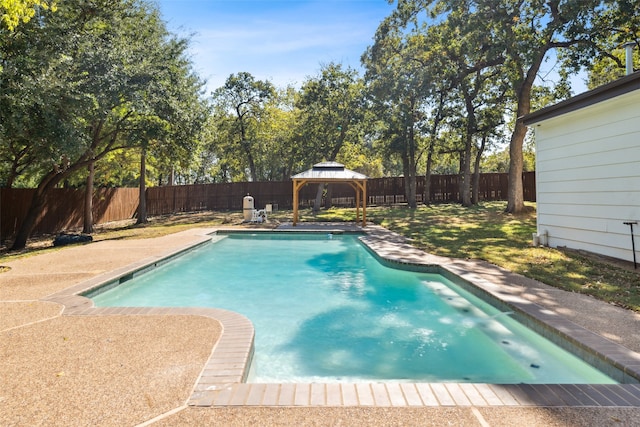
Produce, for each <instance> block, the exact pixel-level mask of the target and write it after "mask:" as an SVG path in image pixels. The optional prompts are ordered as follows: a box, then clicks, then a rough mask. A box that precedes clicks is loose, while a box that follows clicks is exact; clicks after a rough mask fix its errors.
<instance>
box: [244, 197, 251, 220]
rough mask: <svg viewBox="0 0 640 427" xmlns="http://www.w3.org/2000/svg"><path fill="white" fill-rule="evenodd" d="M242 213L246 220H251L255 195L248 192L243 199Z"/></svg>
mask: <svg viewBox="0 0 640 427" xmlns="http://www.w3.org/2000/svg"><path fill="white" fill-rule="evenodd" d="M242 213H243V218H244V220H245V221H251V218H252V217H253V197H251V196H250V195H248V194H247V195H246V196H244V198H243V199H242Z"/></svg>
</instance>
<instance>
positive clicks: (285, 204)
mask: <svg viewBox="0 0 640 427" xmlns="http://www.w3.org/2000/svg"><path fill="white" fill-rule="evenodd" d="M459 179H460V177H459V176H458V175H433V176H432V177H431V182H430V186H429V196H428V197H427V196H426V194H425V177H424V176H422V177H418V178H417V182H416V184H417V188H416V194H417V201H418V203H425V202H427V201H431V202H434V203H443V202H458V201H460V192H459V188H458V187H459ZM507 185H508V175H507V174H501V173H486V174H481V175H480V186H479V187H480V188H479V198H480V200H506V199H507ZM523 186H524V199H525V200H527V201H535V198H536V187H535V172H525V173H524V174H523ZM33 192H34V190H33V189H14V188H0V241H4V240H5V239H7V238H9V237H11V236H13V235H14V234H15V232H16V231H17V229H18V227H19V226H20V223H21V221H22V218H24V216H25V214H26V211H27V208H28V206H29V203H30V201H31V198H32V197H33ZM316 192H317V186H315V185H307V186H305V187H303V188H302V189H301V190H300V194H299V199H300V206H299V207H300V208H305V207H311V206H313V204H314V203H315V198H316ZM247 194H250V195H251V196H253V198H254V203H255V206H256V208H263V207H264V206H265V205H267V204H271V205H273V206H274V208H275V209H292V208H293V206H292V204H293V186H292V184H291V181H269V182H234V183H223V184H195V185H179V186H166V187H149V188H147V191H146V202H147V213H148V215H149V216H154V215H165V214H171V213H177V212H194V211H201V210H221V211H228V210H242V202H243V197H244V196H246V195H247ZM327 195H330V197H331V204H332V205H334V206H355V194H354V191H353V189H352V188H351V187H350V186H349V185H347V184H334V185H332V186H331V189H330V191H328V192H327V193H326V194H325V196H327ZM402 203H406V197H405V194H404V179H403V178H402V177H389V178H371V179H369V180H368V181H367V205H368V206H375V205H393V204H402ZM137 209H138V189H137V188H98V189H96V190H95V191H94V196H93V219H94V223H95V224H102V223H106V222H111V221H119V220H123V219H130V218H134V217H135V215H136V212H137ZM83 216H84V190H82V189H55V190H54V191H53V192H52V193H51V194H50V195H49V197H48V198H47V202H46V204H45V208H44V209H43V211H42V212H41V213H40V216H39V218H38V220H37V222H36V227H35V229H34V233H35V234H48V233H58V232H60V231H63V230H73V229H78V228H81V227H82V223H83Z"/></svg>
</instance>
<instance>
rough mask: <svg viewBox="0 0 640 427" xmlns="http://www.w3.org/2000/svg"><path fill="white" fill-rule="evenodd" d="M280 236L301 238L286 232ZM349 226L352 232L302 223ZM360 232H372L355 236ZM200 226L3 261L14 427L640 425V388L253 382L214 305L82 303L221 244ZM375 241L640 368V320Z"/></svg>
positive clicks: (228, 319) (389, 252) (379, 237)
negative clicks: (166, 261) (107, 285)
mask: <svg viewBox="0 0 640 427" xmlns="http://www.w3.org/2000/svg"><path fill="white" fill-rule="evenodd" d="M279 228H280V229H281V230H287V229H290V227H288V226H287V225H286V224H285V225H283V226H282V227H279ZM310 228H314V229H318V228H319V229H321V230H324V231H327V230H342V231H350V230H352V229H353V228H352V227H349V226H345V225H343V224H329V225H326V224H323V225H314V224H305V223H303V224H300V226H299V227H296V230H300V231H303V230H308V229H310ZM355 229H357V230H359V228H355ZM213 231H214V229H192V230H189V231H186V232H182V233H177V234H174V235H171V236H166V237H162V238H155V239H145V240H122V241H101V242H94V243H92V244H89V245H82V246H72V247H67V248H64V249H60V250H55V251H46V252H45V253H42V254H39V255H34V256H30V257H27V258H22V259H17V260H13V261H11V262H1V261H0V263H1V264H2V265H7V266H9V267H11V270H10V271H9V272H5V273H1V274H0V334H1V336H0V337H1V340H0V352H1V353H0V355H1V360H0V374H1V375H2V388H1V390H0V424H2V425H88V424H92V425H137V424H147V425H148V424H158V425H201V424H208V423H216V424H218V423H219V424H220V425H249V424H257V425H337V424H339V425H360V424H363V423H366V424H372V425H444V424H447V423H449V424H451V425H479V426H486V425H492V426H494V425H496V426H501V425H514V424H516V423H517V424H524V425H585V426H586V425H640V421H639V420H640V385H638V384H620V385H564V386H561V385H542V386H527V385H510V386H496V385H486V384H364V385H353V384H351V385H349V384H270V385H267V384H244V383H241V379H242V378H243V377H244V376H245V375H246V371H245V366H244V364H246V362H247V361H248V360H249V359H250V357H251V350H252V347H251V342H252V336H253V335H252V334H253V329H252V327H251V325H250V323H249V322H247V321H246V319H244V318H243V317H242V316H238V315H235V314H233V313H229V312H225V311H223V310H214V309H189V308H186V309H171V308H148V309H144V308H137V309H136V308H94V307H92V304H91V303H90V302H88V300H86V299H84V298H82V297H77V296H75V293H77V292H79V291H80V290H83V289H87V288H91V287H92V286H95V285H96V284H98V283H102V282H104V281H107V280H108V279H109V278H115V277H120V276H123V275H125V276H126V275H127V274H130V272H131V271H133V270H135V269H137V268H140V267H141V266H143V265H146V264H149V263H152V264H153V263H155V262H159V260H160V259H162V258H163V257H165V256H166V255H168V254H171V253H175V252H180V251H182V250H185V249H186V248H189V247H191V246H192V245H197V244H200V243H202V242H205V241H207V240H209V239H210V236H209V235H208V234H209V233H211V232H213ZM366 231H367V232H368V237H366V238H365V240H366V241H365V243H366V244H367V245H368V246H369V247H370V248H371V249H372V250H374V251H376V252H378V253H379V254H380V255H381V256H383V257H386V258H390V259H394V260H396V261H397V262H403V263H409V264H416V263H426V264H440V265H442V266H444V267H445V268H446V269H448V270H450V271H452V272H454V273H456V274H458V275H460V276H462V277H463V278H464V279H465V280H468V281H470V282H474V283H478V284H480V285H482V286H484V287H485V288H486V291H487V292H492V293H495V294H498V295H499V296H500V297H501V298H502V299H503V300H506V301H508V303H509V304H512V305H515V306H517V307H519V308H521V309H522V310H524V311H525V312H528V313H529V312H530V313H532V315H534V316H538V317H540V318H541V320H543V321H544V322H545V323H548V324H552V325H555V326H556V327H557V328H558V327H559V329H560V330H561V331H562V332H563V333H564V334H566V336H567V337H568V338H569V339H572V340H575V341H576V342H577V343H583V344H585V345H586V346H587V347H589V348H593V347H595V348H593V350H594V351H595V352H597V353H602V355H603V356H604V357H606V358H608V359H609V360H611V361H614V362H615V363H619V364H621V365H622V367H623V369H627V370H628V371H629V372H635V373H637V372H638V371H639V370H640V355H639V354H638V352H640V315H639V314H638V313H634V312H631V311H628V310H623V309H620V308H618V307H614V306H611V305H609V304H606V303H603V302H600V301H597V300H595V299H593V298H590V297H586V296H584V295H579V294H573V293H568V292H564V291H560V290H558V289H555V288H552V287H549V286H546V285H543V284H541V283H538V282H535V281H532V280H529V279H526V278H524V277H522V276H518V275H515V274H512V273H509V272H507V271H504V270H501V269H499V268H497V267H495V266H492V265H489V264H488V263H484V262H478V261H473V260H450V259H446V258H438V257H433V256H432V255H429V254H425V253H424V252H421V251H419V250H417V249H415V248H413V247H411V246H410V245H408V244H407V242H406V241H404V239H402V238H401V237H400V236H398V235H395V234H393V233H389V232H388V231H386V230H384V229H381V228H379V227H375V226H370V227H367V228H366Z"/></svg>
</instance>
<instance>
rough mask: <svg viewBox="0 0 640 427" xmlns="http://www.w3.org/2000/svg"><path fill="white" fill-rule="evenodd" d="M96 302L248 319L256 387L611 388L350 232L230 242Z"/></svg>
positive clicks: (499, 316) (489, 310) (459, 292)
mask: <svg viewBox="0 0 640 427" xmlns="http://www.w3.org/2000/svg"><path fill="white" fill-rule="evenodd" d="M178 264H179V265H180V267H177V265H178ZM94 300H95V303H96V305H99V306H206V307H218V308H225V309H229V310H232V311H236V312H239V313H241V314H243V315H245V316H247V317H248V318H249V319H250V320H251V321H252V322H253V323H254V326H255V329H256V342H255V346H256V351H255V356H254V360H253V363H252V369H251V375H250V378H249V380H250V381H254V382H260V383H273V382H280V383H281V382H296V383H301V382H325V383H329V382H371V381H389V382H474V383H494V384H498V383H502V384H506V383H530V384H533V383H614V381H613V380H612V379H610V378H609V377H607V376H605V375H604V374H602V373H600V372H599V371H597V370H595V369H593V368H592V367H590V366H589V365H587V364H586V363H584V362H582V361H581V360H579V359H578V358H576V357H575V356H573V355H571V354H569V353H567V352H566V351H564V350H561V349H559V348H558V347H557V346H555V345H553V344H551V343H550V342H549V341H547V340H545V339H543V338H541V337H539V336H537V335H536V334H534V333H533V332H532V331H530V330H528V329H527V328H524V327H523V326H522V325H520V324H519V323H517V322H516V321H514V320H513V319H511V318H510V316H509V313H500V312H499V311H497V310H496V309H495V308H494V307H492V306H490V305H489V304H487V303H485V302H483V301H481V300H479V299H477V298H475V297H474V296H472V295H469V294H468V293H466V292H465V291H464V290H463V289H461V288H459V287H458V286H457V285H455V284H454V283H452V282H450V281H448V280H446V279H444V278H443V277H441V276H439V275H435V274H428V273H414V272H408V271H402V270H397V269H391V268H388V267H385V266H383V265H381V264H380V263H379V262H378V261H377V260H376V259H375V258H373V257H372V256H371V255H370V254H369V253H368V252H367V251H366V250H365V249H364V248H363V247H362V246H361V245H360V243H359V242H358V241H357V240H356V239H355V238H354V236H334V235H313V236H302V235H300V236H297V237H296V238H291V237H290V236H287V238H286V239H283V238H281V237H278V238H275V237H271V236H261V237H258V236H253V237H252V238H251V239H247V237H240V236H233V237H232V236H230V237H227V238H224V239H222V240H221V241H219V242H217V243H215V244H213V245H209V246H207V247H205V248H202V249H199V250H196V251H193V252H191V253H189V254H187V255H185V256H183V257H181V258H180V259H179V260H176V261H174V262H171V263H169V264H167V265H165V266H163V267H159V268H157V269H155V270H153V271H151V272H149V273H147V274H145V275H141V276H139V277H137V278H135V279H133V280H130V281H128V282H125V283H124V284H123V285H120V286H119V287H117V288H115V289H114V290H112V291H108V292H105V293H103V294H100V295H98V296H96V297H94Z"/></svg>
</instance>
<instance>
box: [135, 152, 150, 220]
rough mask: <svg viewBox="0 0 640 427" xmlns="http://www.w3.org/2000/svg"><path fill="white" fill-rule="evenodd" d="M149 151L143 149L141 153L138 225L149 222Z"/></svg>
mask: <svg viewBox="0 0 640 427" xmlns="http://www.w3.org/2000/svg"><path fill="white" fill-rule="evenodd" d="M146 176H147V149H146V148H145V147H142V151H141V152H140V185H139V189H140V192H139V201H138V221H137V222H136V224H146V223H147V222H148V220H147V183H146Z"/></svg>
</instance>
